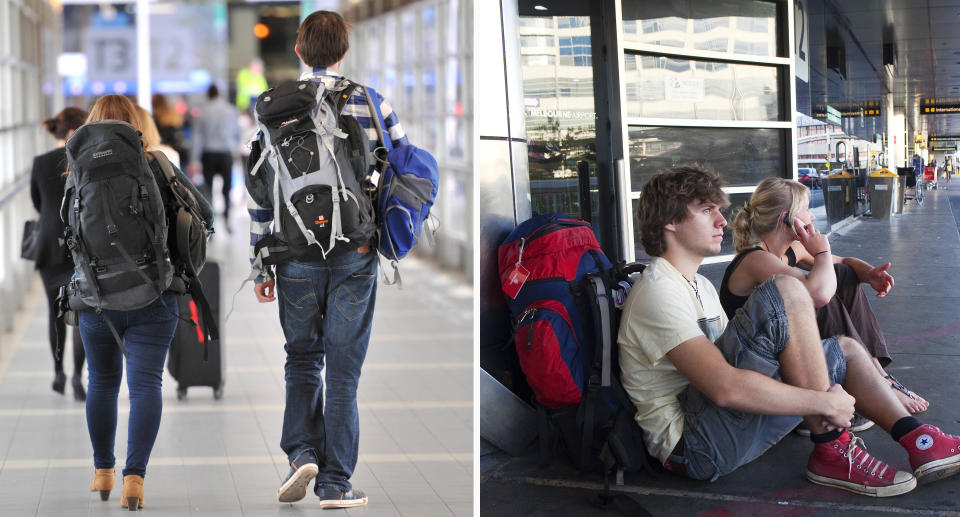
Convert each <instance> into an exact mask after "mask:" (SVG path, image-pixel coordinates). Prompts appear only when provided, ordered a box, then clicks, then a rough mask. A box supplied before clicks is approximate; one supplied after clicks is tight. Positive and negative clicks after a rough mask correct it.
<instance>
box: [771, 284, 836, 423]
mask: <svg viewBox="0 0 960 517" xmlns="http://www.w3.org/2000/svg"><path fill="white" fill-rule="evenodd" d="M776 282H777V289H779V291H780V296H781V297H782V298H783V304H784V306H785V307H786V310H787V322H788V324H789V326H790V339H789V341H788V342H787V347H786V348H784V350H783V351H782V352H780V373H781V375H782V376H783V380H784V382H786V383H787V384H790V385H792V386H797V387H800V388H807V389H811V390H818V391H827V390H828V389H829V388H830V376H829V375H828V374H827V361H826V359H825V358H824V356H823V345H822V344H821V341H820V332H819V330H818V329H817V318H816V313H815V312H814V309H813V300H812V299H811V298H810V295H809V294H808V293H807V289H806V288H805V287H804V286H803V284H802V283H800V281H799V280H797V279H796V278H793V277H789V276H778V277H777V280H776ZM803 420H804V423H805V425H806V427H807V429H810V431H811V432H812V433H814V434H821V433H824V432H826V428H825V427H824V426H823V422H822V418H821V417H820V416H819V415H810V416H806V417H804V419H803Z"/></svg>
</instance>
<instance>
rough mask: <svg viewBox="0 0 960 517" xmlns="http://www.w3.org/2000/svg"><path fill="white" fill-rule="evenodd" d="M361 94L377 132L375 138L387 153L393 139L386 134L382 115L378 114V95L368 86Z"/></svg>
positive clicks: (390, 148)
mask: <svg viewBox="0 0 960 517" xmlns="http://www.w3.org/2000/svg"><path fill="white" fill-rule="evenodd" d="M363 93H364V94H365V95H366V97H367V106H369V107H370V115H371V117H370V118H371V119H372V120H373V127H374V129H376V130H377V138H378V140H379V142H380V145H382V146H383V147H384V148H385V149H386V150H387V152H390V151H392V150H393V139H392V138H390V135H389V134H388V133H386V132H385V131H386V130H385V128H386V125H387V124H386V122H384V119H383V114H382V113H380V103H379V102H377V99H381V98H382V97H380V94H379V93H377V91H376V90H374V89H373V88H371V87H370V86H364V87H363Z"/></svg>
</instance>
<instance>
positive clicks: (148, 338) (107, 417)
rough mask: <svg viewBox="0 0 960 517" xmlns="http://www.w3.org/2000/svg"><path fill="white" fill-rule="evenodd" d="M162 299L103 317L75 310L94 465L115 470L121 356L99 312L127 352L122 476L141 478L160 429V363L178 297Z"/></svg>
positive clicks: (173, 324)
mask: <svg viewBox="0 0 960 517" xmlns="http://www.w3.org/2000/svg"><path fill="white" fill-rule="evenodd" d="M163 303H166V307H164V306H163ZM163 303H161V301H160V298H157V300H156V301H154V302H153V303H152V304H150V305H148V306H146V307H144V308H142V309H136V310H132V311H113V310H104V311H103V315H102V316H101V315H98V314H97V313H96V312H94V311H93V309H87V310H84V311H80V313H79V314H78V316H79V324H80V335H81V337H82V338H83V348H84V350H86V352H87V364H88V365H89V368H90V381H89V385H88V386H87V430H88V432H89V433H90V443H91V444H92V445H93V465H94V466H95V467H96V468H98V469H109V468H113V466H114V463H115V458H114V456H113V445H114V439H115V438H116V434H117V395H118V393H119V392H120V379H121V377H122V376H123V354H122V353H121V352H120V347H119V346H118V345H117V341H116V339H114V337H113V334H112V333H111V332H110V327H108V326H107V323H106V322H105V321H104V320H103V316H106V317H108V318H110V322H111V323H113V326H114V327H115V328H116V329H117V333H118V334H120V337H121V338H122V339H123V345H124V346H125V347H126V348H127V352H128V353H129V354H130V357H129V358H127V389H129V391H130V418H129V420H128V421H127V464H126V467H125V468H124V469H123V475H124V476H129V475H133V474H136V475H139V476H143V475H145V474H146V471H147V461H149V459H150V451H151V450H153V444H154V442H155V441H156V439H157V431H158V430H159V429H160V412H161V410H162V409H163V401H162V397H161V394H160V382H161V379H162V376H163V363H164V359H165V358H166V356H167V350H168V349H169V347H170V341H172V340H173V333H174V332H175V331H176V330H177V321H178V320H177V317H176V316H175V314H177V296H176V295H175V294H174V293H172V292H166V293H164V294H163Z"/></svg>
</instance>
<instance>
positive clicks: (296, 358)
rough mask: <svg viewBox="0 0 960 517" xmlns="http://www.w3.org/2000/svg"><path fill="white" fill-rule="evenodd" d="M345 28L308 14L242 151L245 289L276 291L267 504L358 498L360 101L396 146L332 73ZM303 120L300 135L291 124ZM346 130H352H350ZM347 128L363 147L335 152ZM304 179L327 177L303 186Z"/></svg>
mask: <svg viewBox="0 0 960 517" xmlns="http://www.w3.org/2000/svg"><path fill="white" fill-rule="evenodd" d="M347 29H348V28H347V24H346V22H345V21H344V20H343V18H342V17H341V16H340V15H339V14H337V13H334V12H329V11H316V12H314V13H312V14H310V15H309V16H308V17H307V18H306V19H305V20H304V21H303V23H302V24H301V25H300V27H299V29H298V30H297V44H296V47H295V49H294V50H295V52H296V53H297V56H298V57H299V58H300V60H301V61H303V63H304V64H305V65H306V66H307V68H308V70H307V71H306V72H305V73H303V75H301V77H300V79H301V81H300V82H299V83H292V84H289V83H288V84H285V85H280V86H278V87H276V88H274V89H271V90H268V91H267V92H264V94H263V95H261V97H260V100H258V102H257V114H258V119H259V121H260V124H261V128H262V129H261V133H260V134H259V135H258V136H259V138H258V140H257V142H255V143H254V145H253V148H252V150H251V151H252V152H251V156H250V162H251V163H255V165H253V168H252V169H251V171H250V172H248V183H247V189H248V191H249V192H250V202H249V205H248V208H249V211H250V215H251V230H250V231H251V243H252V245H251V261H252V262H253V264H254V269H255V270H258V271H259V275H260V276H259V277H258V278H257V279H256V281H257V283H256V286H255V287H254V293H255V294H256V297H257V300H258V301H259V302H261V303H266V302H272V301H274V300H276V294H277V293H279V297H280V299H281V300H280V303H279V305H280V307H279V309H280V323H281V326H282V327H283V332H284V336H285V338H286V345H285V347H284V348H285V350H286V352H287V359H286V364H285V367H284V370H285V379H286V409H285V411H284V415H283V431H282V434H281V440H280V446H281V448H282V449H283V451H284V453H286V455H287V458H288V459H289V461H290V472H289V474H288V475H287V477H286V479H285V480H284V482H283V484H282V485H281V487H280V488H279V490H278V491H277V494H278V499H279V500H280V502H293V501H298V500H300V499H302V498H303V497H304V496H305V495H306V489H307V487H308V486H309V484H310V482H311V481H312V480H313V479H314V478H316V485H315V488H314V493H316V495H317V496H318V497H319V498H320V505H321V507H323V508H345V507H351V506H360V505H365V504H366V503H367V497H366V496H365V495H364V493H363V491H361V490H359V489H357V488H355V487H354V486H353V485H352V484H351V483H350V477H351V476H352V475H353V472H354V468H355V467H356V464H357V456H358V446H359V436H360V434H359V432H360V431H359V416H358V411H357V386H358V383H359V380H360V369H361V366H362V365H363V361H364V357H365V356H366V351H367V344H368V341H369V338H370V328H371V324H372V321H373V309H374V300H375V298H376V286H377V279H376V276H377V253H376V250H375V249H372V245H373V244H374V243H373V242H371V241H372V239H373V230H372V228H373V226H372V219H370V218H371V217H372V210H373V209H372V204H370V203H369V200H365V198H366V193H364V192H361V193H360V194H359V195H356V193H355V192H354V189H356V185H357V184H360V185H365V181H364V180H366V177H365V176H367V175H368V173H369V171H370V164H375V163H377V162H376V161H375V159H374V158H373V150H374V149H375V148H376V147H377V145H378V143H377V142H378V141H377V139H376V138H370V134H371V133H374V132H373V131H369V130H370V129H374V127H375V124H374V122H373V119H372V117H371V109H370V106H371V105H376V106H377V107H379V110H380V113H381V114H382V116H383V122H384V124H383V126H384V133H385V138H390V139H391V140H392V143H393V146H394V147H400V146H405V145H407V138H406V136H405V135H404V132H403V129H402V128H401V126H400V122H399V120H398V118H397V115H396V114H395V113H393V110H392V108H391V107H390V105H389V104H388V103H387V102H386V101H385V100H384V99H383V98H382V97H380V96H379V95H377V94H376V93H375V92H373V91H372V90H370V94H371V95H372V96H373V100H372V102H371V103H370V104H368V99H367V96H366V95H365V90H364V88H362V87H356V86H357V85H353V84H352V83H349V82H348V81H346V80H345V79H344V78H343V77H342V76H341V75H340V74H339V67H340V63H341V62H342V61H343V58H344V56H345V54H346V52H347V49H348V47H349V39H348V34H347ZM312 92H319V93H316V95H315V97H316V98H320V97H322V100H317V101H315V103H314V104H313V106H314V107H313V108H311V109H312V111H310V114H309V116H305V115H290V113H291V110H290V109H289V107H290V106H291V105H292V104H293V103H295V102H296V101H297V99H305V101H306V102H307V103H308V104H309V102H310V101H311V99H313V98H314V97H312V96H313V95H314V94H313V93H312ZM324 92H333V93H335V95H329V96H328V95H327V94H326V93H324ZM281 107H282V109H281ZM337 111H339V115H337V113H336V112H337ZM331 112H333V113H332V115H331ZM275 113H276V114H277V115H276V118H272V115H273V114H275ZM324 117H337V118H335V119H333V121H334V122H336V124H328V123H326V122H323V120H325V119H324ZM317 123H319V124H320V126H319V127H314V126H313V124H317ZM304 124H306V125H307V126H309V127H310V129H309V130H308V131H301V129H302V127H303V126H304ZM351 126H355V127H356V130H355V131H353V132H351V130H350V128H351ZM298 131H300V132H298ZM354 135H362V136H361V137H360V143H361V144H362V146H363V149H362V151H363V152H359V153H356V154H353V153H350V152H348V151H345V149H347V147H348V146H349V145H351V144H352V142H353V141H354V140H356V138H351V137H352V136H354ZM357 155H359V157H358V156H357ZM315 177H325V178H327V180H326V181H328V182H327V183H323V181H321V180H317V181H318V182H319V183H313V181H314V180H313V179H311V178H315ZM331 182H332V183H331ZM304 185H306V186H304ZM294 189H297V190H296V191H295V192H294V191H293V190H294ZM331 193H332V197H331ZM331 199H332V206H329V205H330V200H331ZM324 207H325V208H324ZM368 212H369V213H368ZM278 226H279V229H278ZM265 243H269V245H267V244H265ZM278 250H282V251H278ZM285 253H286V254H285ZM271 263H276V264H277V270H276V278H274V274H273V272H272V271H271V268H270V267H269V265H266V264H271ZM324 365H326V367H327V371H326V375H325V378H326V397H324V393H323V391H324V386H323V381H322V379H321V371H322V369H323V367H324Z"/></svg>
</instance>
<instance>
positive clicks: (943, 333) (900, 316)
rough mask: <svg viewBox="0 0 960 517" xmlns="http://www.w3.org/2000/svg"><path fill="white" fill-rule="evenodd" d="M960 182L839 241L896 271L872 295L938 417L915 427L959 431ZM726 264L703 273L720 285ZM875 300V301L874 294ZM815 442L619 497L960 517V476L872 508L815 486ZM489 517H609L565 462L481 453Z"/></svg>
mask: <svg viewBox="0 0 960 517" xmlns="http://www.w3.org/2000/svg"><path fill="white" fill-rule="evenodd" d="M958 221H960V184H956V183H955V184H953V185H951V186H950V189H949V190H940V191H936V192H929V191H928V192H927V198H926V200H925V203H924V206H923V207H917V206H916V205H915V204H914V203H913V202H909V203H908V204H907V206H906V207H905V210H904V213H903V214H902V215H896V216H893V217H892V219H890V220H875V219H869V218H866V219H861V220H859V221H856V222H854V223H853V224H850V225H848V226H845V227H844V228H842V229H840V230H838V231H837V232H835V233H834V234H833V235H832V236H831V239H830V240H831V243H832V245H833V249H834V251H835V252H836V253H837V254H839V255H853V256H857V257H860V258H863V259H865V260H867V261H869V262H871V263H873V264H880V263H883V262H886V261H888V260H890V261H892V262H893V267H892V268H891V270H890V272H891V274H893V276H894V278H895V281H896V285H895V287H894V289H893V291H891V293H890V294H889V295H888V296H887V297H886V298H882V299H879V298H876V297H874V296H868V298H870V302H871V305H872V307H873V308H874V310H875V312H876V313H877V316H878V319H879V321H880V324H881V326H882V327H883V330H884V332H885V334H886V336H887V341H888V345H889V348H890V351H891V355H892V356H893V363H891V365H890V366H889V367H887V371H888V372H890V373H892V374H893V375H895V376H896V377H898V378H899V379H900V380H901V381H902V382H903V383H904V384H905V385H906V386H908V387H910V388H911V389H913V390H915V391H916V392H918V393H920V394H922V395H923V396H924V397H925V398H926V399H927V400H929V401H930V402H931V407H930V409H929V410H928V411H926V412H925V413H923V414H921V415H919V418H920V419H921V420H923V421H925V422H928V423H931V424H934V425H937V426H940V427H942V428H943V429H944V430H946V431H947V432H952V433H954V434H957V433H960V405H958V404H957V400H960V382H958V381H957V372H958V371H960V322H958V321H960V318H958V316H960V234H958ZM724 268H725V265H718V267H717V266H714V267H709V268H706V267H705V268H702V269H701V272H704V274H706V275H707V276H708V277H709V278H710V279H711V280H712V281H713V282H714V283H715V284H719V281H720V278H721V277H722V273H723V269H724ZM868 292H871V293H872V291H868ZM860 436H861V437H862V438H863V439H864V441H865V442H866V445H867V448H868V450H869V451H870V452H871V453H872V454H876V455H877V456H879V457H881V458H883V459H887V460H889V461H890V462H891V463H892V464H893V465H894V466H896V467H898V468H901V469H908V468H909V465H908V462H907V457H906V454H905V453H904V452H903V449H902V448H901V447H900V446H899V445H898V444H897V443H896V442H894V441H893V440H892V439H891V438H890V437H889V435H887V434H886V433H885V432H884V431H883V430H881V429H879V428H877V427H874V428H873V429H869V430H867V431H864V432H863V433H861V434H860ZM810 448H811V446H810V441H809V439H807V438H802V437H800V436H796V435H792V436H788V437H787V438H785V439H784V440H783V441H782V442H780V443H779V444H778V445H776V446H775V447H773V448H772V449H771V450H770V451H768V452H767V453H766V454H764V455H763V456H762V457H761V458H759V459H758V460H756V461H754V462H753V463H751V464H749V465H746V466H744V467H743V468H741V469H739V470H738V471H736V472H734V473H733V474H731V475H729V476H726V477H724V478H721V479H719V480H718V481H717V482H716V483H713V484H710V483H706V482H697V481H692V480H687V479H682V478H680V477H678V476H673V475H671V474H666V473H665V474H663V475H662V476H660V477H659V478H656V479H653V478H651V477H650V476H647V475H643V474H633V475H627V477H626V486H625V487H623V489H624V490H625V491H627V492H630V493H633V494H635V495H637V496H638V497H639V500H640V501H641V503H642V504H643V505H644V506H645V507H646V508H647V509H648V510H649V511H650V512H651V513H652V514H653V515H655V516H657V517H661V516H671V515H676V516H693V515H709V516H725V515H737V516H741V515H762V516H769V515H790V516H800V515H842V516H847V517H849V516H855V515H864V516H866V515H870V516H875V515H960V477H955V478H952V479H949V480H946V481H941V482H939V483H934V484H931V485H929V486H921V487H918V488H917V489H916V490H914V491H913V492H911V493H909V494H906V495H904V496H901V497H895V498H886V499H874V498H870V497H865V496H858V495H855V494H851V493H849V492H844V491H841V490H836V489H829V488H826V487H821V486H819V485H814V484H812V483H810V482H808V481H806V479H805V478H804V469H805V467H806V458H807V455H808V454H809V452H810ZM480 462H481V465H480V468H481V481H480V483H481V484H480V498H481V499H480V500H481V509H482V511H483V513H484V514H485V515H498V516H507V517H509V516H523V517H532V516H551V517H552V516H557V515H577V516H586V515H610V514H616V512H615V511H609V510H608V511H607V512H606V513H604V512H601V511H600V510H598V509H596V508H594V507H592V506H591V505H590V501H591V499H592V497H593V496H594V495H595V494H596V493H597V492H598V490H599V489H601V488H602V486H603V480H602V479H601V478H600V477H599V476H597V475H579V474H577V473H576V472H574V471H572V470H571V469H570V468H569V467H567V466H566V464H565V462H563V461H560V460H557V461H554V463H553V465H551V466H550V467H547V468H541V467H539V466H538V465H537V456H536V450H535V449H532V450H531V451H530V454H528V455H526V456H524V457H520V458H510V457H508V456H506V455H505V454H503V453H501V452H497V451H496V450H495V449H493V448H492V447H490V446H487V445H482V446H481V458H480Z"/></svg>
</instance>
